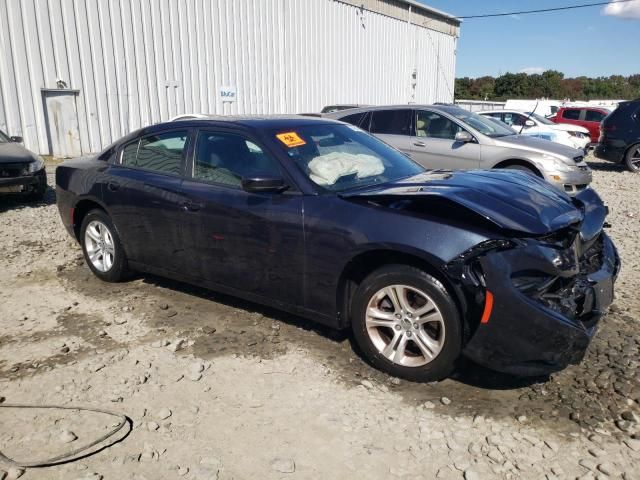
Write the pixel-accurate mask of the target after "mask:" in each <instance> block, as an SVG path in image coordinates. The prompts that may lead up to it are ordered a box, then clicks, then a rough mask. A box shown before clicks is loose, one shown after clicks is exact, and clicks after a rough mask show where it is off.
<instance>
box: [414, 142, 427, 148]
mask: <svg viewBox="0 0 640 480" xmlns="http://www.w3.org/2000/svg"><path fill="white" fill-rule="evenodd" d="M413 144H414V145H415V146H416V147H426V146H427V144H426V143H424V142H413Z"/></svg>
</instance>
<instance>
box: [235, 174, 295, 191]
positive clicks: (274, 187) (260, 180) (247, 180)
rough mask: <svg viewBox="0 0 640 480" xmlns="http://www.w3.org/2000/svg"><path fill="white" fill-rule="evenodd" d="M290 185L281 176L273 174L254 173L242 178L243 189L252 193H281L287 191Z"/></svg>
mask: <svg viewBox="0 0 640 480" xmlns="http://www.w3.org/2000/svg"><path fill="white" fill-rule="evenodd" d="M287 188H289V186H288V185H287V184H286V183H285V182H284V179H283V178H281V177H274V176H273V175H260V174H257V175H253V176H251V177H243V178H242V189H243V190H244V191H245V192H251V193H279V192H283V191H285V190H286V189H287Z"/></svg>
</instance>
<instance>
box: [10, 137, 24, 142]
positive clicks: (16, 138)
mask: <svg viewBox="0 0 640 480" xmlns="http://www.w3.org/2000/svg"><path fill="white" fill-rule="evenodd" d="M9 140H11V141H12V142H14V143H22V140H23V139H22V137H11V138H10V139H9Z"/></svg>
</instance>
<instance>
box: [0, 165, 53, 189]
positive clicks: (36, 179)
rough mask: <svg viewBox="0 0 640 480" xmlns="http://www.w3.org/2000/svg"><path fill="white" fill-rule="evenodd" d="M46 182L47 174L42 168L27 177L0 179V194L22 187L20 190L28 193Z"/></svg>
mask: <svg viewBox="0 0 640 480" xmlns="http://www.w3.org/2000/svg"><path fill="white" fill-rule="evenodd" d="M46 180H47V174H46V171H45V169H44V168H42V169H40V170H38V171H37V172H34V173H30V174H28V175H21V176H18V177H0V193H4V190H9V189H11V190H12V191H13V189H14V188H15V187H22V190H24V191H30V190H32V189H33V188H35V187H37V186H38V185H40V184H41V183H43V182H46Z"/></svg>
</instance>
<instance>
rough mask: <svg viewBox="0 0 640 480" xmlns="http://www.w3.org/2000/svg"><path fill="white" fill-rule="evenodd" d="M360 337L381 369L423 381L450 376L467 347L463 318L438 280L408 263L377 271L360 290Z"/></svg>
mask: <svg viewBox="0 0 640 480" xmlns="http://www.w3.org/2000/svg"><path fill="white" fill-rule="evenodd" d="M351 315H352V318H351V326H352V329H353V334H354V338H355V340H356V342H357V344H358V346H359V347H360V349H361V350H362V353H363V354H364V356H365V358H366V359H367V360H368V361H369V362H370V363H371V364H372V365H373V366H374V367H376V368H378V369H380V370H382V371H384V372H387V373H389V374H391V375H394V376H396V377H401V378H404V379H407V380H411V381H417V382H432V381H436V380H442V379H444V378H446V377H447V376H448V375H449V374H450V373H451V371H452V370H453V368H454V365H455V361H456V359H457V358H458V357H459V355H460V350H461V348H462V329H461V324H460V315H459V313H458V309H457V307H456V305H455V302H454V301H453V299H452V298H451V296H450V295H449V293H448V292H447V290H446V289H445V287H444V286H443V285H442V283H441V282H439V281H438V280H437V279H436V278H434V277H432V276H431V275H428V274H427V273H425V272H424V271H422V270H419V269H417V268H414V267H410V266H407V265H389V266H385V267H383V268H380V269H379V270H376V271H374V272H373V273H371V274H370V275H369V276H368V277H367V278H365V279H364V280H363V281H362V283H361V284H360V285H359V287H358V288H357V290H356V292H355V295H354V299H353V307H352V312H351Z"/></svg>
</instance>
